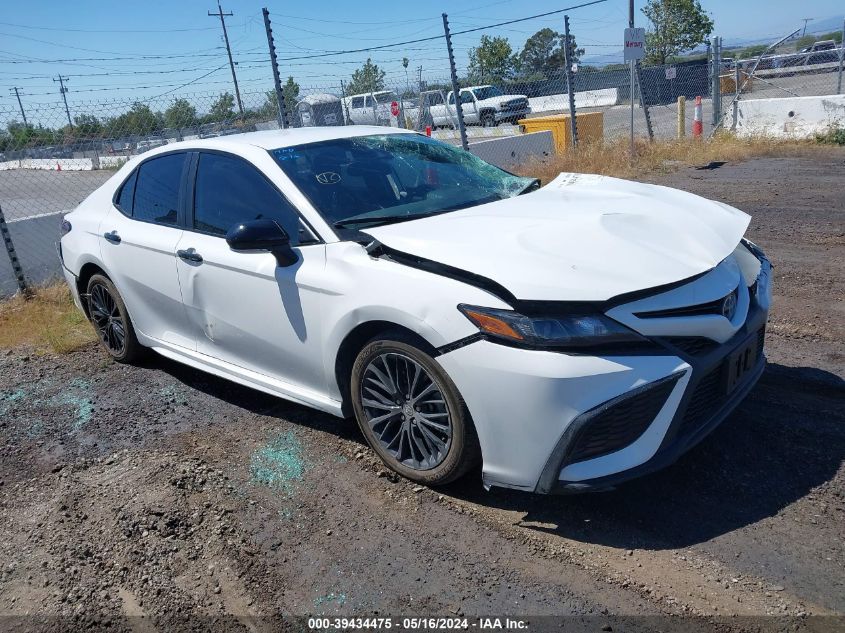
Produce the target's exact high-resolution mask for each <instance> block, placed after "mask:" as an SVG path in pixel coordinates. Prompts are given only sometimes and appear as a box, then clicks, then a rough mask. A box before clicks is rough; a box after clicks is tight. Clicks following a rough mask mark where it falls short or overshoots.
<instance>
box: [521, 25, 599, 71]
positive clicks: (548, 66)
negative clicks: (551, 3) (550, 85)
mask: <svg viewBox="0 0 845 633" xmlns="http://www.w3.org/2000/svg"><path fill="white" fill-rule="evenodd" d="M569 37H570V38H571V39H572V45H573V51H574V54H573V57H572V61H573V63H578V62H579V61H580V60H581V56H582V55H583V54H584V49H583V48H578V44H577V42H575V36H574V35H570V36H569ZM563 40H564V36H563V34H562V33H558V32H557V31H555V30H552V29H550V28H545V29H540V30H539V31H537V32H536V33H534V35H532V36H531V37H529V38H528V39H527V40H525V46H523V47H522V51H520V53H519V69H520V71H521V72H522V74H524V75H531V74H534V73H537V74H540V75H543V76H548V75H550V74H552V73H555V72H560V71H561V70H563V69H564V64H565V57H564V53H563Z"/></svg>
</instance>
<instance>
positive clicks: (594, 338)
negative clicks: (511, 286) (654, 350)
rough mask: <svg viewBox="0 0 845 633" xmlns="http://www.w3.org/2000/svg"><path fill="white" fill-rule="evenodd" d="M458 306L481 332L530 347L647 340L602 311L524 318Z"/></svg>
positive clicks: (636, 342) (576, 345) (613, 343)
mask: <svg viewBox="0 0 845 633" xmlns="http://www.w3.org/2000/svg"><path fill="white" fill-rule="evenodd" d="M458 309H459V310H460V311H461V312H462V313H463V315H464V316H465V317H466V318H468V319H469V320H470V321H472V322H473V323H474V324H475V325H476V326H477V327H478V329H479V330H481V331H482V332H483V333H484V334H487V335H489V336H492V337H495V338H497V339H501V340H504V341H510V342H512V343H517V344H523V345H528V346H530V347H561V348H585V347H597V346H604V345H618V344H623V345H625V344H632V343H633V344H642V343H647V342H648V341H647V339H645V338H643V337H642V336H640V335H639V334H637V333H636V332H634V331H633V330H630V329H628V328H626V327H625V326H624V325H622V324H620V323H617V322H616V321H614V320H612V319H609V318H608V317H606V316H604V315H603V314H591V315H572V316H555V317H546V316H543V317H527V316H524V315H522V314H519V313H518V312H513V311H511V310H498V309H495V308H481V307H478V306H470V305H465V304H461V305H459V306H458Z"/></svg>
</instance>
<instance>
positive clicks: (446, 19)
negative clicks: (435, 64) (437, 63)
mask: <svg viewBox="0 0 845 633" xmlns="http://www.w3.org/2000/svg"><path fill="white" fill-rule="evenodd" d="M443 31H444V33H445V34H446V50H447V51H448V52H449V70H450V72H451V73H452V94H453V95H455V114H456V115H457V118H458V131H459V132H460V135H461V147H463V148H464V149H465V150H467V151H469V141H468V140H467V129H466V127H465V126H464V108H463V106H462V105H461V91H460V89H459V88H458V70H457V69H456V68H455V51H453V50H452V35H451V33H449V16H448V15H446V14H445V13H444V14H443ZM447 101H448V99H447ZM448 111H449V105H448V104H446V112H448Z"/></svg>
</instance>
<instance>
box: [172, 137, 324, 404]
mask: <svg viewBox="0 0 845 633" xmlns="http://www.w3.org/2000/svg"><path fill="white" fill-rule="evenodd" d="M197 163H198V166H197V167H196V168H195V169H196V170H197V173H196V176H195V182H196V185H195V193H194V195H193V204H192V207H193V213H192V214H191V217H190V218H189V221H190V223H191V226H189V227H188V230H186V231H185V232H184V234H183V236H182V239H181V240H180V241H179V244H178V245H177V247H176V254H177V270H178V274H179V284H180V286H181V289H182V299H183V302H184V304H185V309H186V312H187V315H188V320H189V321H190V322H191V324H192V327H193V331H194V336H195V337H196V349H197V351H198V352H199V353H201V354H205V355H207V356H210V357H212V358H215V359H218V360H220V361H223V362H225V363H231V364H233V365H237V366H238V367H242V368H244V369H248V370H251V371H255V372H258V373H260V374H263V375H265V376H269V377H271V378H274V379H276V380H281V381H284V382H286V383H290V384H292V385H296V386H298V387H301V388H306V389H313V390H317V391H323V390H324V389H325V377H324V373H323V367H322V353H321V351H320V332H319V327H320V322H321V319H320V318H319V315H320V307H321V303H322V300H323V296H324V294H323V292H322V291H321V288H323V287H324V286H325V283H324V281H323V277H324V275H325V264H326V254H325V245H324V244H322V243H321V242H319V241H318V240H316V239H313V237H312V234H311V233H310V232H309V231H308V229H307V227H305V226H304V225H303V224H302V223H301V221H300V218H299V217H298V215H297V213H296V211H295V209H293V207H292V206H290V203H289V202H288V201H287V200H286V199H285V198H284V196H282V195H281V193H279V192H278V190H276V189H275V188H274V187H273V186H272V185H271V184H270V183H269V181H267V180H266V179H265V178H264V177H263V176H262V175H261V173H260V172H259V171H258V170H257V169H255V167H253V166H252V165H251V164H250V163H248V162H247V161H245V160H243V159H240V158H238V157H235V156H232V155H226V154H221V153H200V155H199V158H198V160H197ZM258 217H263V218H272V219H274V220H276V221H277V222H278V223H279V224H280V225H282V226H283V227H284V229H285V231H286V232H287V233H288V235H289V236H290V238H291V246H292V248H293V251H294V253H295V254H296V261H295V262H294V263H293V264H292V265H289V266H279V265H278V263H277V261H276V258H275V256H274V255H272V254H271V253H269V252H266V251H235V250H232V249H231V248H230V247H229V245H228V243H227V242H226V238H225V234H226V231H227V230H228V229H229V228H231V226H233V225H234V224H236V223H238V222H243V221H246V220H254V219H257V218H258Z"/></svg>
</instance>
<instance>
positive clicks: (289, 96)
mask: <svg viewBox="0 0 845 633" xmlns="http://www.w3.org/2000/svg"><path fill="white" fill-rule="evenodd" d="M274 98H275V95H274ZM282 98H283V99H284V100H285V110H286V111H287V112H288V116H290V114H291V113H292V112H293V111H294V109H295V108H296V102H297V101H299V84H298V83H296V82H295V81H294V80H293V77H288V80H287V81H286V82H285V85H284V86H282Z"/></svg>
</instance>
